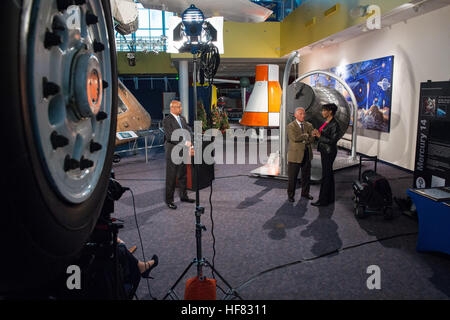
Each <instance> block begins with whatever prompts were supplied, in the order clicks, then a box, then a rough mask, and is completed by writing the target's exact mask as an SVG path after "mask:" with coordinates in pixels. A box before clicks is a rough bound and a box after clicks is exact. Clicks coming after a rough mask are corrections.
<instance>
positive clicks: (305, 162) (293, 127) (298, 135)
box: [287, 107, 314, 202]
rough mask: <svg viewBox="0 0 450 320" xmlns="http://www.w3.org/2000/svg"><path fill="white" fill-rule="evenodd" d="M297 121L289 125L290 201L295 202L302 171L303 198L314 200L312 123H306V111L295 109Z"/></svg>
mask: <svg viewBox="0 0 450 320" xmlns="http://www.w3.org/2000/svg"><path fill="white" fill-rule="evenodd" d="M294 117H295V120H294V121H292V122H291V123H289V124H288V126H287V134H288V139H289V148H288V190H287V192H288V200H289V201H290V202H294V201H295V200H294V196H295V187H296V184H297V177H298V172H299V171H300V169H302V174H301V183H302V197H305V198H307V199H309V200H312V199H313V197H312V196H311V195H310V194H309V185H310V180H311V160H312V157H313V153H312V148H311V143H313V142H314V137H313V135H312V132H313V130H314V128H313V126H312V124H311V123H309V122H307V121H305V109H303V108H301V107H299V108H297V109H295V113H294Z"/></svg>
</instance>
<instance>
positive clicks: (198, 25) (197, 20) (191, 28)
mask: <svg viewBox="0 0 450 320" xmlns="http://www.w3.org/2000/svg"><path fill="white" fill-rule="evenodd" d="M181 20H182V21H183V25H184V32H185V33H186V35H187V36H189V37H199V36H200V35H201V33H202V30H203V22H204V21H205V16H204V15H203V12H202V11H201V10H200V9H199V8H197V7H196V6H194V5H193V4H191V6H190V7H189V8H187V9H186V10H184V12H183V14H182V16H181Z"/></svg>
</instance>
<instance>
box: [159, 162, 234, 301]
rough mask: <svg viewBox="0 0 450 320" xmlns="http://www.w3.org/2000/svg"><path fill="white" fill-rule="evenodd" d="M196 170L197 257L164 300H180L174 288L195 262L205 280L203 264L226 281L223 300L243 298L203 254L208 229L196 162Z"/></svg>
mask: <svg viewBox="0 0 450 320" xmlns="http://www.w3.org/2000/svg"><path fill="white" fill-rule="evenodd" d="M194 171H195V179H196V190H195V238H196V240H197V241H196V247H197V257H196V258H195V259H194V260H193V261H192V262H191V263H190V264H189V265H188V266H187V268H186V269H185V270H184V271H183V273H182V274H181V275H180V277H179V278H178V279H177V281H176V282H175V283H174V285H173V286H172V287H171V288H170V289H169V292H168V293H167V294H166V295H165V296H164V298H163V300H166V299H167V297H169V296H170V297H171V298H172V300H175V299H177V300H179V298H178V296H177V295H176V294H175V292H174V289H175V287H176V286H177V285H178V283H179V282H180V281H181V279H182V278H183V277H184V276H185V275H186V273H187V272H188V271H189V269H190V268H191V267H192V266H193V265H194V264H195V265H196V266H197V276H198V278H199V279H200V280H201V281H203V280H204V279H205V277H204V276H203V266H207V267H209V268H211V271H212V272H213V273H215V274H217V276H218V277H219V278H220V279H221V280H222V281H223V283H225V285H226V286H227V287H228V289H229V290H228V291H227V292H226V293H225V296H224V297H223V300H231V298H233V297H237V298H239V299H241V300H242V297H241V296H239V294H238V293H237V292H236V291H235V290H234V289H233V288H232V287H231V286H230V284H229V283H228V282H227V281H226V280H225V279H224V278H223V277H222V276H221V275H220V273H219V272H217V270H216V269H215V268H214V266H212V265H211V263H209V261H208V260H207V259H205V258H203V256H202V231H206V227H205V226H204V225H202V224H201V220H200V218H201V215H202V214H203V213H204V212H205V208H203V207H201V206H200V193H199V189H198V185H199V181H198V166H197V165H196V164H194Z"/></svg>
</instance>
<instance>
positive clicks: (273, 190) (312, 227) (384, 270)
mask: <svg viewBox="0 0 450 320" xmlns="http://www.w3.org/2000/svg"><path fill="white" fill-rule="evenodd" d="M149 158H150V160H149V162H148V163H145V158H144V156H143V155H142V154H139V155H135V156H131V157H126V158H123V159H122V161H121V162H120V163H118V164H114V167H113V169H114V171H115V174H116V178H117V179H118V180H119V182H120V183H121V184H122V185H123V186H127V187H129V188H131V190H132V191H133V193H134V199H135V207H136V212H137V220H138V223H139V227H140V231H141V234H142V239H143V244H144V252H145V255H146V257H147V259H148V258H150V257H151V256H152V254H157V255H158V256H159V260H160V262H159V266H158V267H157V268H155V269H154V270H153V271H152V273H151V275H152V276H153V277H154V278H155V279H153V280H149V284H150V289H151V294H152V296H153V297H155V298H157V299H162V298H163V297H164V296H165V294H166V293H167V292H168V290H169V288H170V287H171V286H172V285H173V284H174V282H175V281H176V279H177V278H178V277H179V275H181V273H182V272H183V271H184V269H185V268H186V267H187V266H188V264H189V263H190V262H191V261H192V260H193V259H194V258H195V256H196V245H195V241H196V239H195V215H194V204H189V203H181V202H180V201H179V198H178V197H177V195H176V197H175V203H176V205H178V209H177V210H170V209H168V208H167V206H166V205H165V202H164V190H165V181H164V179H165V159H164V150H163V148H155V149H152V151H151V152H150V154H149ZM257 167H258V165H245V164H243V165H242V164H241V165H216V166H215V176H216V179H215V180H214V182H213V193H212V197H211V201H212V205H213V211H212V217H213V221H214V235H215V239H216V243H215V247H216V255H215V259H214V261H213V238H212V235H211V231H212V221H211V208H210V204H209V196H210V189H209V188H208V189H204V190H201V192H200V203H201V205H202V206H204V207H205V214H204V215H203V216H202V223H203V224H204V225H205V226H206V228H207V231H206V232H203V235H202V236H203V237H202V244H203V256H204V257H205V258H206V259H208V261H209V262H211V263H213V262H214V265H215V267H216V269H217V271H218V272H219V273H220V274H221V275H222V276H223V277H224V278H225V279H226V280H227V281H228V282H229V283H230V285H231V286H232V287H233V288H234V289H236V290H237V291H238V293H239V294H240V295H241V296H242V298H244V299H245V300H256V299H258V300H259V299H262V300H272V299H281V300H285V299H288V300H297V299H298V300H309V299H449V297H450V272H449V271H450V258H449V256H448V255H444V254H439V253H420V252H417V251H416V241H417V234H414V233H417V231H418V225H417V222H416V221H415V220H413V219H411V218H409V217H407V216H405V215H402V214H401V213H400V211H399V210H398V209H397V210H396V211H395V217H394V219H393V220H391V221H386V220H384V219H383V217H382V216H381V215H373V216H368V217H366V218H365V219H361V220H358V219H356V218H355V217H354V214H353V202H352V195H353V191H352V188H351V184H352V181H353V180H355V179H357V176H358V168H357V167H353V168H348V169H344V170H340V171H338V172H336V175H335V179H336V194H337V198H336V203H335V204H334V205H333V206H328V207H322V208H316V207H314V206H311V205H310V201H307V200H304V199H300V198H299V195H300V190H297V196H296V202H294V203H290V202H287V195H286V187H287V182H286V181H281V180H272V179H266V178H254V177H249V176H248V175H249V173H250V171H251V170H253V169H255V168H257ZM368 168H372V164H370V163H366V164H364V168H363V170H364V169H368ZM378 172H379V173H381V174H383V175H385V176H386V177H388V179H389V182H390V184H391V188H392V190H393V193H394V196H397V197H401V198H405V197H406V190H407V188H408V187H410V186H411V184H412V174H410V173H408V172H405V171H403V170H399V169H396V168H393V167H391V166H388V165H384V164H379V165H378ZM318 193H319V185H313V186H312V187H311V194H312V195H313V196H314V197H315V199H317V197H318ZM189 195H190V197H191V198H194V197H195V193H193V192H189ZM113 216H114V217H117V218H121V219H123V220H124V221H125V228H124V229H122V230H121V231H120V234H119V236H120V238H121V239H122V240H124V241H125V242H126V244H127V245H128V246H132V245H137V246H138V250H137V251H136V253H135V255H136V257H137V258H140V259H141V260H142V251H141V248H140V244H139V236H138V232H137V229H136V223H135V218H134V211H133V198H132V196H131V194H130V193H129V192H127V193H125V194H124V195H123V196H122V198H121V199H120V200H119V201H118V202H117V203H116V206H115V213H114V215H113ZM410 233H413V234H412V235H405V236H399V237H395V236H397V235H403V234H410ZM389 237H393V238H391V239H388V240H383V239H384V238H389ZM375 240H380V241H375ZM371 241H374V242H371ZM364 242H371V243H369V244H365V245H361V246H357V245H358V244H361V243H364ZM351 246H356V247H354V248H349V249H345V248H347V247H351ZM343 249H344V250H343ZM336 250H339V251H336ZM330 252H331V253H332V254H330V255H326V256H324V257H321V258H318V259H315V260H311V261H307V262H303V261H304V260H306V259H310V258H314V257H317V256H321V255H324V254H326V253H330ZM333 252H334V253H333ZM371 265H377V266H379V267H380V270H381V289H380V290H369V289H368V288H367V284H366V281H367V279H368V278H369V276H370V274H368V273H367V268H368V267H369V266H371ZM272 268H273V269H274V270H272V271H269V272H266V273H263V274H262V275H259V276H258V274H259V273H262V272H264V271H266V270H269V269H272ZM204 273H205V275H206V276H208V277H211V276H212V275H211V272H210V269H208V268H205V269H204ZM195 275H196V269H195V268H194V267H193V268H191V269H190V271H189V272H188V274H187V275H186V276H185V277H184V278H183V280H182V281H181V282H180V284H179V285H178V286H177V287H176V288H175V293H176V294H177V295H178V297H180V298H183V295H184V286H185V283H186V280H187V279H188V278H190V277H194V276H195ZM216 278H218V277H217V276H216ZM218 285H219V286H220V288H221V289H223V290H226V289H227V288H226V286H225V285H224V284H223V282H221V281H220V279H218ZM220 288H218V290H217V296H218V298H222V297H223V296H224V294H223V292H222V291H221V290H220ZM137 296H138V297H139V299H149V298H150V296H149V294H148V289H147V284H146V281H144V280H143V281H141V283H140V286H139V288H138V291H137Z"/></svg>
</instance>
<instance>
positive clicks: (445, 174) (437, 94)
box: [414, 81, 450, 188]
mask: <svg viewBox="0 0 450 320" xmlns="http://www.w3.org/2000/svg"><path fill="white" fill-rule="evenodd" d="M442 186H450V81H440V82H432V81H428V82H423V83H421V85H420V105H419V123H418V129H417V144H416V160H415V167H414V187H415V188H430V187H442Z"/></svg>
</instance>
